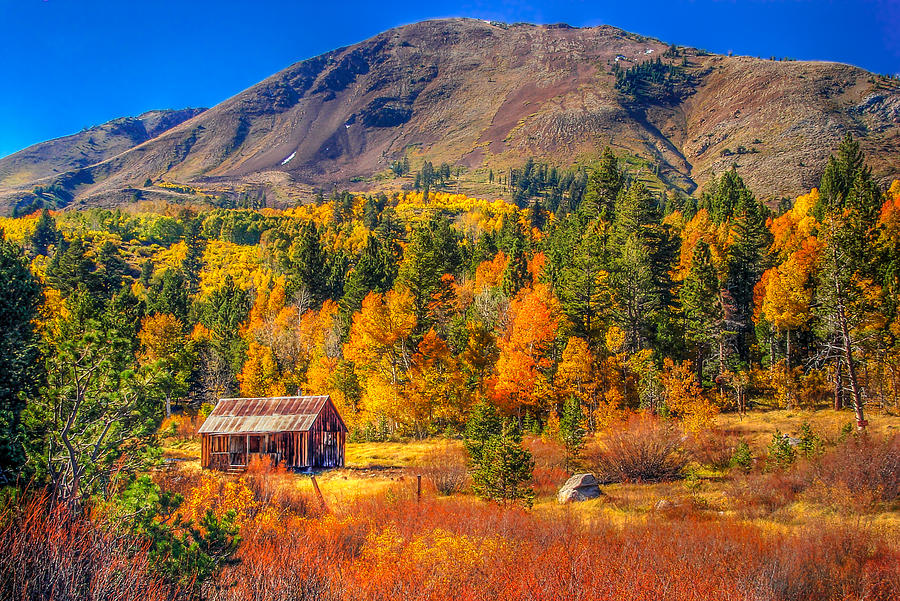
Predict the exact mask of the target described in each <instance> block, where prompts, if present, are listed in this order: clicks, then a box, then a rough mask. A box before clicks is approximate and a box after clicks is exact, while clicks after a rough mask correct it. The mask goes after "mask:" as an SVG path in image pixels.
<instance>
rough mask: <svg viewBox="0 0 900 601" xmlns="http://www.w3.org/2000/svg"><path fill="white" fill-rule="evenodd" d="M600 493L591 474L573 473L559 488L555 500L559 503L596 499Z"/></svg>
mask: <svg viewBox="0 0 900 601" xmlns="http://www.w3.org/2000/svg"><path fill="white" fill-rule="evenodd" d="M602 494H603V493H601V492H600V487H599V486H598V485H597V479H596V478H595V477H594V476H593V474H575V475H574V476H572V477H571V478H569V479H568V480H567V481H566V483H565V484H563V487H562V488H560V489H559V494H558V495H557V496H556V500H557V501H559V502H560V503H573V502H577V501H587V500H588V499H596V498H597V497H599V496H600V495H602Z"/></svg>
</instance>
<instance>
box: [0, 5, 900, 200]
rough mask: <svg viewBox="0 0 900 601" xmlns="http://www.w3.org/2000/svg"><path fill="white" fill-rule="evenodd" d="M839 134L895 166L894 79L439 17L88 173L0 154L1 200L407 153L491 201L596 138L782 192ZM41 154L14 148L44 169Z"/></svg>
mask: <svg viewBox="0 0 900 601" xmlns="http://www.w3.org/2000/svg"><path fill="white" fill-rule="evenodd" d="M139 119H144V116H143V115H142V116H141V117H140V118H139ZM147 119H149V117H148V118H147ZM846 132H850V133H853V134H854V135H855V136H857V137H858V138H859V139H860V140H861V142H862V146H863V148H864V149H865V150H866V151H867V153H868V154H869V156H870V158H871V162H872V164H873V166H874V167H875V170H876V173H877V174H879V175H881V176H885V177H888V176H891V175H896V174H895V173H894V172H893V164H892V157H894V156H896V153H897V150H898V146H900V136H898V134H900V91H898V88H897V86H896V84H895V83H893V82H890V81H889V80H886V79H883V78H880V77H878V76H875V75H872V74H871V73H868V72H865V71H863V70H861V69H858V68H856V67H851V66H848V65H841V64H836V63H814V62H787V61H784V62H782V61H771V60H761V59H755V58H750V57H726V56H721V55H714V54H710V53H707V52H704V51H702V50H697V49H692V48H684V47H678V48H676V49H674V50H672V49H671V48H670V46H669V45H668V44H665V43H663V42H661V41H659V40H656V39H653V38H649V37H645V36H641V35H637V34H632V33H629V32H626V31H623V30H621V29H617V28H615V27H612V26H609V25H600V26H596V27H585V28H576V27H571V26H568V25H564V24H556V25H532V24H520V23H513V24H506V23H496V22H488V21H482V20H478V19H466V18H451V19H437V20H429V21H422V22H418V23H412V24H408V25H402V26H400V27H396V28H394V29H390V30H388V31H385V32H383V33H381V34H378V35H376V36H374V37H372V38H370V39H368V40H365V41H363V42H360V43H358V44H354V45H351V46H347V47H344V48H338V49H336V50H333V51H330V52H327V53H325V54H323V55H320V56H316V57H313V58H310V59H307V60H303V61H300V62H298V63H295V64H293V65H291V66H290V67H288V68H286V69H285V70H283V71H281V72H279V73H276V74H274V75H272V76H271V77H268V78H267V79H265V80H264V81H262V82H260V83H259V84H257V85H255V86H253V87H251V88H249V89H247V90H245V91H244V92H241V93H240V94H238V95H236V96H234V97H232V98H229V99H228V100H226V101H224V102H222V103H221V104H219V105H217V106H215V107H213V108H211V109H208V110H206V111H204V112H202V113H200V114H197V115H195V116H193V118H190V119H187V120H183V121H180V122H179V123H177V124H175V125H174V126H170V127H166V128H165V129H164V131H162V132H161V133H158V134H157V135H155V136H154V137H152V138H150V139H148V140H145V141H141V142H139V143H138V144H137V145H135V146H134V147H131V148H129V149H127V150H125V151H122V152H120V153H117V154H115V155H111V156H105V155H104V156H101V157H99V160H97V161H96V162H95V163H92V164H90V165H82V164H78V165H74V164H73V163H72V162H71V161H69V162H65V161H63V162H61V163H60V164H59V165H58V166H54V169H56V170H57V172H58V174H57V175H47V170H46V169H44V170H37V171H33V170H32V171H29V169H28V167H27V165H26V166H23V165H25V163H23V162H22V161H21V160H17V161H13V162H12V164H13V166H11V162H10V161H9V159H10V158H12V157H7V159H3V160H0V198H5V199H6V202H7V206H9V204H11V203H14V202H20V201H21V198H22V197H23V195H24V196H27V193H28V190H29V189H30V188H29V187H30V186H33V185H34V184H35V183H37V182H39V181H40V182H42V183H46V182H48V181H58V182H62V183H63V185H65V186H67V187H68V188H69V189H70V190H71V192H72V195H73V198H74V199H75V200H76V201H78V202H82V203H89V204H90V203H98V202H100V203H115V202H121V201H122V200H123V199H124V198H126V197H127V198H130V197H131V196H132V195H133V191H134V188H135V187H140V186H141V185H142V182H145V180H147V179H151V180H153V181H161V180H165V181H168V182H178V183H184V184H189V185H192V186H195V187H199V188H202V189H207V190H209V191H210V192H211V193H228V192H229V191H234V190H239V189H242V188H243V187H246V186H248V185H264V186H267V187H268V188H269V189H270V190H272V191H274V195H275V196H276V197H278V198H281V199H282V200H284V201H285V202H288V201H290V202H293V201H295V200H297V199H302V198H303V197H304V196H308V195H310V191H311V190H312V189H313V188H328V189H330V188H331V187H334V186H351V187H355V188H357V189H360V188H366V187H368V188H369V189H371V188H373V187H390V186H392V185H396V186H397V187H399V186H400V185H401V184H402V183H403V182H392V181H391V180H390V178H389V166H390V164H391V162H393V161H396V160H398V159H401V158H403V157H407V158H409V159H410V160H411V161H412V162H413V163H414V164H415V162H416V161H420V162H421V161H424V160H426V159H427V160H430V161H432V162H434V163H439V162H447V163H450V164H452V165H455V166H458V167H459V168H461V169H462V170H464V171H465V173H466V175H465V178H468V179H469V180H471V182H472V183H473V185H476V184H477V185H479V186H482V187H481V188H480V189H481V190H482V191H483V193H484V194H492V193H493V194H498V193H499V192H500V190H499V189H496V190H493V192H492V188H491V187H490V186H488V185H487V178H486V177H484V174H485V173H486V172H487V170H494V171H502V170H504V169H507V168H511V167H515V166H518V165H521V164H522V163H524V161H525V160H526V159H527V158H529V157H534V158H536V159H540V160H544V161H547V162H549V163H552V164H556V165H559V166H561V167H562V166H568V165H571V164H573V163H585V162H589V161H590V160H591V159H592V157H595V156H596V155H597V154H598V153H599V151H600V150H602V149H603V148H604V147H605V146H610V147H611V148H612V149H613V150H614V151H615V152H616V153H618V154H620V155H621V156H623V157H624V158H626V159H627V161H626V162H627V163H628V164H629V165H630V168H631V169H632V170H633V171H634V172H635V176H637V177H648V178H652V179H655V180H656V181H659V182H661V184H663V185H665V186H667V187H672V188H676V189H680V190H682V191H684V192H686V193H692V192H693V191H694V190H695V189H696V188H697V186H698V185H702V184H703V183H704V182H705V181H707V180H708V179H709V178H710V177H711V176H712V175H713V174H715V173H719V172H722V171H724V170H726V169H729V168H731V167H732V166H733V165H736V166H737V168H738V171H739V173H741V175H742V176H743V177H744V179H745V181H747V182H748V183H749V185H751V186H752V187H753V188H754V189H755V190H756V192H757V194H760V195H761V196H764V197H770V198H777V197H781V196H794V195H797V194H799V193H801V192H803V191H805V190H807V189H808V188H809V187H811V186H812V185H814V184H815V182H816V181H817V179H818V177H819V175H820V173H821V170H822V168H823V165H824V161H825V159H826V157H827V156H828V154H829V153H830V152H831V150H832V149H833V147H834V146H835V145H836V143H837V141H838V140H839V139H840V137H842V136H843V135H844V134H845V133H846ZM45 144H48V143H45ZM45 151H46V148H45V147H41V145H38V146H35V147H32V148H31V149H26V150H25V151H22V152H23V153H26V154H25V155H23V156H27V157H29V160H31V161H37V162H41V161H43V162H42V163H41V164H44V165H47V166H49V165H50V164H51V163H53V159H52V157H46V156H44V155H45V154H46V152H45ZM17 154H22V153H17ZM16 156H17V155H13V157H16ZM21 158H22V157H20V159H21ZM92 158H93V157H91V159H92ZM91 159H88V160H91ZM26 162H27V161H26ZM26 173H31V174H32V175H31V176H28V175H25V174H26ZM34 174H37V175H42V176H43V179H42V178H38V177H34ZM29 177H30V179H29Z"/></svg>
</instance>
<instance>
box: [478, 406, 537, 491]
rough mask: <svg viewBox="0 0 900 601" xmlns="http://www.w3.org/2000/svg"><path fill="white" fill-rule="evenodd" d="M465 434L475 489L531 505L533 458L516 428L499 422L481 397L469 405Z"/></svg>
mask: <svg viewBox="0 0 900 601" xmlns="http://www.w3.org/2000/svg"><path fill="white" fill-rule="evenodd" d="M465 436H466V437H465V446H466V450H467V451H468V453H469V469H470V473H471V474H472V483H473V488H474V490H475V493H476V494H477V495H479V496H480V497H482V498H485V499H488V500H491V501H496V502H498V503H503V504H507V503H510V502H515V501H522V502H523V503H525V505H527V506H530V505H531V503H532V502H533V500H534V490H533V489H532V488H531V486H529V485H528V483H529V482H531V479H532V470H533V469H534V459H533V458H532V457H531V453H529V452H528V451H527V450H525V449H523V448H522V439H521V435H520V434H519V433H518V430H517V429H516V428H515V427H514V426H513V425H512V424H506V425H504V424H502V421H501V420H500V417H499V416H498V415H497V413H496V410H495V409H494V407H493V406H492V405H490V404H488V403H487V402H485V401H481V402H480V403H479V404H478V405H476V406H475V407H474V408H473V409H472V413H471V416H470V417H469V421H468V422H467V423H466V435H465Z"/></svg>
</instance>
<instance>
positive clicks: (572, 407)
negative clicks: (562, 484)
mask: <svg viewBox="0 0 900 601" xmlns="http://www.w3.org/2000/svg"><path fill="white" fill-rule="evenodd" d="M559 434H560V438H562V442H563V446H564V447H565V449H566V471H568V472H571V471H572V470H573V469H575V467H576V464H577V462H578V458H579V457H580V456H581V451H582V449H583V448H584V437H585V435H586V434H587V430H586V429H585V427H584V413H582V411H581V403H580V402H579V400H578V399H577V398H576V397H574V396H571V397H569V398H568V399H566V402H565V403H564V404H563V413H562V417H561V418H560V420H559Z"/></svg>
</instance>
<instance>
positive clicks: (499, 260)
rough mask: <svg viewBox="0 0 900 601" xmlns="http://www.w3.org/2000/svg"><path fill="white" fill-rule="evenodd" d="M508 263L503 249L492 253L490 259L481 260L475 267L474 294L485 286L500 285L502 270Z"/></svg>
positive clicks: (485, 287)
mask: <svg viewBox="0 0 900 601" xmlns="http://www.w3.org/2000/svg"><path fill="white" fill-rule="evenodd" d="M508 264H509V258H507V256H506V254H505V253H503V251H500V252H498V253H497V254H496V255H494V258H493V259H491V260H490V261H482V262H481V263H480V264H479V265H478V267H476V268H475V294H480V293H481V292H483V291H484V290H485V289H487V288H496V287H498V286H500V283H501V282H502V280H503V272H504V271H506V266H507V265H508Z"/></svg>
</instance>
